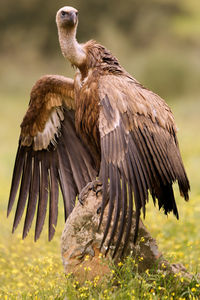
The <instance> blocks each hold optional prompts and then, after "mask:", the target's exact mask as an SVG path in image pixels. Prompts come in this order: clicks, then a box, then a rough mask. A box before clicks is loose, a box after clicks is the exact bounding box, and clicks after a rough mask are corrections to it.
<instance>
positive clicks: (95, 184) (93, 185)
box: [78, 180, 102, 205]
mask: <svg viewBox="0 0 200 300" xmlns="http://www.w3.org/2000/svg"><path fill="white" fill-rule="evenodd" d="M89 191H93V192H95V193H96V196H98V193H100V192H102V183H101V181H99V180H94V181H91V182H89V183H88V184H87V185H86V186H85V187H84V188H83V189H82V190H81V192H80V194H79V196H78V201H79V202H80V204H81V205H83V204H84V200H85V198H86V197H87V195H88V193H89Z"/></svg>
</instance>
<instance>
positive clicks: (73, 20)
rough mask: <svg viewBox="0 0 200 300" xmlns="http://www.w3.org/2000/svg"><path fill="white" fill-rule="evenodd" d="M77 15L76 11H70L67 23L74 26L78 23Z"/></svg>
mask: <svg viewBox="0 0 200 300" xmlns="http://www.w3.org/2000/svg"><path fill="white" fill-rule="evenodd" d="M77 20H78V18H77V15H76V13H75V12H74V11H72V12H70V13H69V14H68V16H67V25H69V26H74V25H76V23H77Z"/></svg>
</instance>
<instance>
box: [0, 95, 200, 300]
mask: <svg viewBox="0 0 200 300" xmlns="http://www.w3.org/2000/svg"><path fill="white" fill-rule="evenodd" d="M26 97H28V93H26V94H25V95H24V94H21V95H20V94H17V95H8V94H5V95H1V97H0V101H1V111H0V140H1V148H0V182H1V186H0V223H1V230H0V299H65V297H67V298H66V299H180V300H181V299H199V297H200V282H199V281H198V279H197V278H196V276H195V274H196V273H197V272H200V270H199V269H200V255H199V254H200V221H199V220H200V201H199V200H200V184H199V182H200V172H199V169H200V130H199V129H200V118H199V111H200V103H199V102H197V101H194V100H192V99H184V100H177V102H175V103H172V104H171V107H172V110H173V111H174V114H175V118H176V122H177V125H178V127H179V129H180V130H179V134H178V136H179V142H180V147H181V152H182V155H183V160H184V164H185V166H186V170H187V172H188V176H189V178H190V182H191V188H192V190H191V194H190V202H189V203H186V202H184V201H183V199H181V198H180V197H179V195H178V190H177V187H176V196H177V204H178V207H179V213H180V220H179V221H177V220H176V219H175V218H174V217H173V216H172V215H170V216H169V217H166V216H164V214H163V213H162V212H159V211H158V210H157V209H155V208H154V207H153V205H152V203H149V205H148V211H147V218H146V220H145V222H144V223H145V225H146V226H147V227H148V229H149V231H150V232H151V234H152V235H153V236H154V237H155V238H156V239H157V242H158V245H159V249H160V250H161V251H162V252H163V255H164V256H165V257H166V258H167V259H168V260H169V261H170V262H175V263H176V262H182V263H183V264H184V265H185V266H186V268H187V269H188V271H189V272H191V273H192V274H193V275H194V277H193V279H192V280H190V281H188V280H187V279H185V278H183V277H181V275H177V276H171V277H170V276H166V273H165V269H163V271H162V272H160V273H158V274H155V273H152V272H151V271H147V272H146V273H144V274H143V275H139V274H138V272H137V266H136V265H135V263H134V261H133V260H132V259H131V258H128V259H127V260H126V262H125V263H124V264H123V265H122V266H121V267H114V266H111V274H110V275H107V277H105V278H104V280H103V281H101V279H99V278H98V277H97V278H96V279H95V280H94V281H93V282H91V281H86V282H84V283H83V284H80V283H79V282H77V281H76V279H74V278H73V277H72V276H71V275H68V276H65V275H64V273H63V266H62V261H61V254H60V236H61V232H62V229H63V226H64V221H63V220H64V217H63V213H62V204H60V207H59V215H60V217H59V221H58V226H57V230H56V235H55V237H54V239H53V241H52V242H51V243H49V242H48V241H47V224H45V230H44V232H43V233H42V235H41V238H40V240H39V241H38V242H37V243H34V242H33V229H32V230H31V233H30V235H29V236H28V237H27V239H26V240H25V241H22V240H21V232H22V225H20V226H19V228H18V229H17V230H16V233H15V234H14V235H12V234H11V228H12V220H13V217H14V214H13V212H12V213H11V216H10V217H9V218H8V219H7V218H6V207H7V200H8V195H9V187H10V181H11V175H12V168H13V163H14V157H15V152H16V148H17V142H18V135H19V124H20V122H21V120H22V117H23V114H24V112H25V109H26V105H27V103H28V99H26ZM60 202H61V201H60Z"/></svg>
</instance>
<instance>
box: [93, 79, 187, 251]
mask: <svg viewBox="0 0 200 300" xmlns="http://www.w3.org/2000/svg"><path fill="white" fill-rule="evenodd" d="M99 97H100V107H101V108H100V116H99V130H100V136H101V171H100V173H101V176H102V180H103V188H104V193H103V200H102V210H101V219H100V223H101V221H102V216H103V213H104V208H105V205H106V200H107V187H108V179H110V184H109V185H110V190H109V213H108V220H107V226H106V229H105V233H104V238H103V241H102V245H103V243H104V241H105V239H106V237H107V234H108V231H109V228H110V225H111V220H113V225H112V228H111V233H110V240H109V241H108V249H107V251H108V250H109V247H110V245H111V242H112V240H113V238H114V236H115V232H116V229H117V227H118V236H117V237H116V244H115V250H114V254H113V255H115V254H116V252H117V250H118V248H119V245H120V242H121V240H122V237H123V235H124V241H125V242H124V250H125V248H126V245H127V242H128V239H129V235H130V230H131V221H132V210H133V194H134V202H135V210H136V227H135V237H134V239H135V240H136V238H137V234H138V224H139V217H140V211H141V208H142V210H143V214H144V216H145V205H146V202H147V200H148V191H149V192H150V193H151V195H152V197H153V201H154V203H155V202H156V200H157V201H158V206H159V209H160V208H163V209H164V212H165V214H168V213H169V212H171V211H173V213H174V214H175V215H176V217H177V218H178V211H177V207H176V203H175V199H174V194H173V189H172V184H173V182H175V181H178V185H179V189H180V193H181V195H182V196H183V197H184V198H185V200H188V190H189V181H188V179H187V175H186V173H185V170H184V167H183V163H182V159H181V155H180V151H179V146H178V142H177V138H176V127H175V124H174V118H173V115H172V112H171V111H170V109H169V107H168V106H167V104H166V103H165V102H164V101H163V100H162V99H161V98H160V97H159V96H157V95H156V94H154V93H153V92H151V91H149V90H147V89H145V88H144V87H143V86H141V85H140V84H139V83H138V82H137V81H135V80H134V79H133V78H130V77H128V76H112V75H107V76H102V77H101V78H100V81H99ZM127 186H128V188H127ZM124 250H123V253H124ZM123 253H122V255H123Z"/></svg>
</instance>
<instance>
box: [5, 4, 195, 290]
mask: <svg viewBox="0 0 200 300" xmlns="http://www.w3.org/2000/svg"><path fill="white" fill-rule="evenodd" d="M65 5H70V6H74V7H76V8H77V9H78V10H79V27H78V41H79V42H84V41H87V40H88V39H95V40H97V41H98V42H100V43H102V44H103V45H105V46H106V47H107V48H108V49H110V50H111V52H112V53H113V54H114V55H115V56H117V58H118V59H119V61H120V63H121V64H122V65H123V66H124V67H125V68H126V69H127V71H129V73H130V74H131V75H133V76H134V77H135V78H136V79H137V80H139V81H140V82H141V83H142V84H143V85H145V86H146V87H148V88H149V89H152V90H153V91H154V92H156V93H158V94H159V95H160V96H161V97H162V98H164V99H165V100H166V102H167V103H168V104H169V105H170V107H171V108H172V110H173V112H174V115H175V119H176V123H177V126H178V128H179V133H178V137H179V141H180V148H181V152H182V155H183V160H184V164H185V166H186V170H187V172H188V175H189V178H190V182H191V187H192V191H191V197H190V198H191V200H190V202H189V204H186V203H183V200H182V199H181V198H180V197H179V196H178V192H177V193H176V194H177V202H178V205H179V207H180V217H181V221H180V222H177V221H176V220H175V219H174V218H173V217H172V216H170V218H169V219H166V218H165V216H163V215H162V214H161V213H160V212H157V210H155V209H152V210H151V205H150V206H149V207H150V208H149V214H147V220H146V223H145V224H147V225H148V224H150V232H151V233H152V234H153V235H154V236H155V237H156V238H158V243H159V244H160V247H161V249H162V250H163V251H164V252H165V251H166V255H167V252H168V249H169V248H170V249H171V248H173V245H174V244H176V245H179V246H180V247H179V248H176V249H175V254H176V257H178V259H180V260H182V261H183V262H184V263H185V264H187V265H188V266H190V268H191V269H192V270H193V271H194V269H195V268H196V266H197V265H198V264H199V260H198V257H200V255H199V254H200V246H199V244H200V243H199V241H200V221H199V220H200V217H199V216H200V117H199V116H200V1H199V0H190V1H188V0H176V1H174V0H118V1H116V0H109V1H108V0H101V1H98V0H84V1H83V0H74V1H70V0H69V1H63V0H57V1H53V0H48V1H46V0H28V1H27V0H18V1H16V0H6V1H1V2H0V102H1V109H0V141H1V145H0V222H1V232H0V257H7V255H8V254H9V253H11V252H12V249H13V248H12V247H16V246H15V245H16V244H18V243H19V241H20V239H21V230H22V228H21V227H20V229H19V230H17V234H16V235H14V236H12V235H11V226H12V224H11V223H12V219H13V213H12V216H11V217H10V218H9V219H6V207H7V199H8V195H9V187H10V181H11V176H12V168H13V164H14V158H15V153H16V148H17V143H18V137H19V132H20V128H19V125H20V123H21V120H22V118H23V115H24V113H25V111H26V109H27V104H28V101H29V93H30V90H31V87H32V85H33V84H34V82H35V81H36V80H37V79H38V78H39V77H40V76H42V75H44V74H63V75H66V76H73V73H74V70H73V69H72V68H71V66H70V64H69V63H68V62H66V61H65V60H64V58H63V57H62V54H61V51H60V48H59V43H58V37H57V28H56V24H55V14H56V11H57V10H58V9H59V8H60V7H62V6H65ZM152 218H154V220H156V222H152ZM164 220H165V221H164ZM59 222H60V223H59V224H60V225H58V228H57V233H56V237H55V239H54V241H53V242H52V243H51V244H50V245H47V244H48V243H47V242H46V241H47V230H46V229H45V231H44V232H45V233H44V234H43V235H42V238H41V241H40V242H39V243H37V246H35V244H34V245H33V242H32V236H31V237H30V238H28V240H26V241H25V242H24V243H26V244H25V245H26V247H25V248H26V251H27V252H26V256H27V255H29V259H30V257H33V255H36V253H35V254H33V253H32V251H31V250H32V248H33V247H34V249H39V248H40V247H41V245H43V246H42V248H43V249H44V252H45V251H46V249H47V248H48V249H49V250H48V251H50V253H54V255H57V257H58V261H59V262H60V254H59V239H60V234H61V232H62V228H63V219H62V221H60V218H59ZM158 224H159V226H158ZM32 232H33V230H32ZM45 243H46V244H45ZM188 243H189V244H188ZM28 245H29V246H28ZM187 245H190V247H189V246H187ZM36 247H37V248H36ZM191 247H192V248H191ZM25 248H23V249H25ZM20 249H21V248H20ZM27 249H29V250H27ZM180 249H184V250H183V251H182V252H181V251H179V250H180ZM20 251H21V252H20ZM20 251H19V253H18V254H17V255H18V257H20V255H22V253H23V251H25V250H22V249H21V250H20ZM40 251H41V249H40ZM36 252H37V251H36ZM28 253H29V254H28ZM40 253H41V252H40ZM181 253H184V255H182V256H181ZM31 255H32V256H31ZM183 256H184V257H183ZM0 262H1V260H0ZM2 264H3V262H2ZM6 268H7V265H6ZM60 268H61V269H62V267H61V266H60ZM1 270H3V271H2V272H4V270H5V267H4V268H3V267H2V269H1V264H0V273H1ZM9 274H10V273H8V277H9ZM21 276H22V275H21ZM18 278H19V277H18ZM22 278H23V277H22ZM12 280H14V279H12ZM15 280H17V279H16V278H15ZM3 282H4V284H5V281H3ZM16 284H17V283H16ZM0 286H1V280H0Z"/></svg>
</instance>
